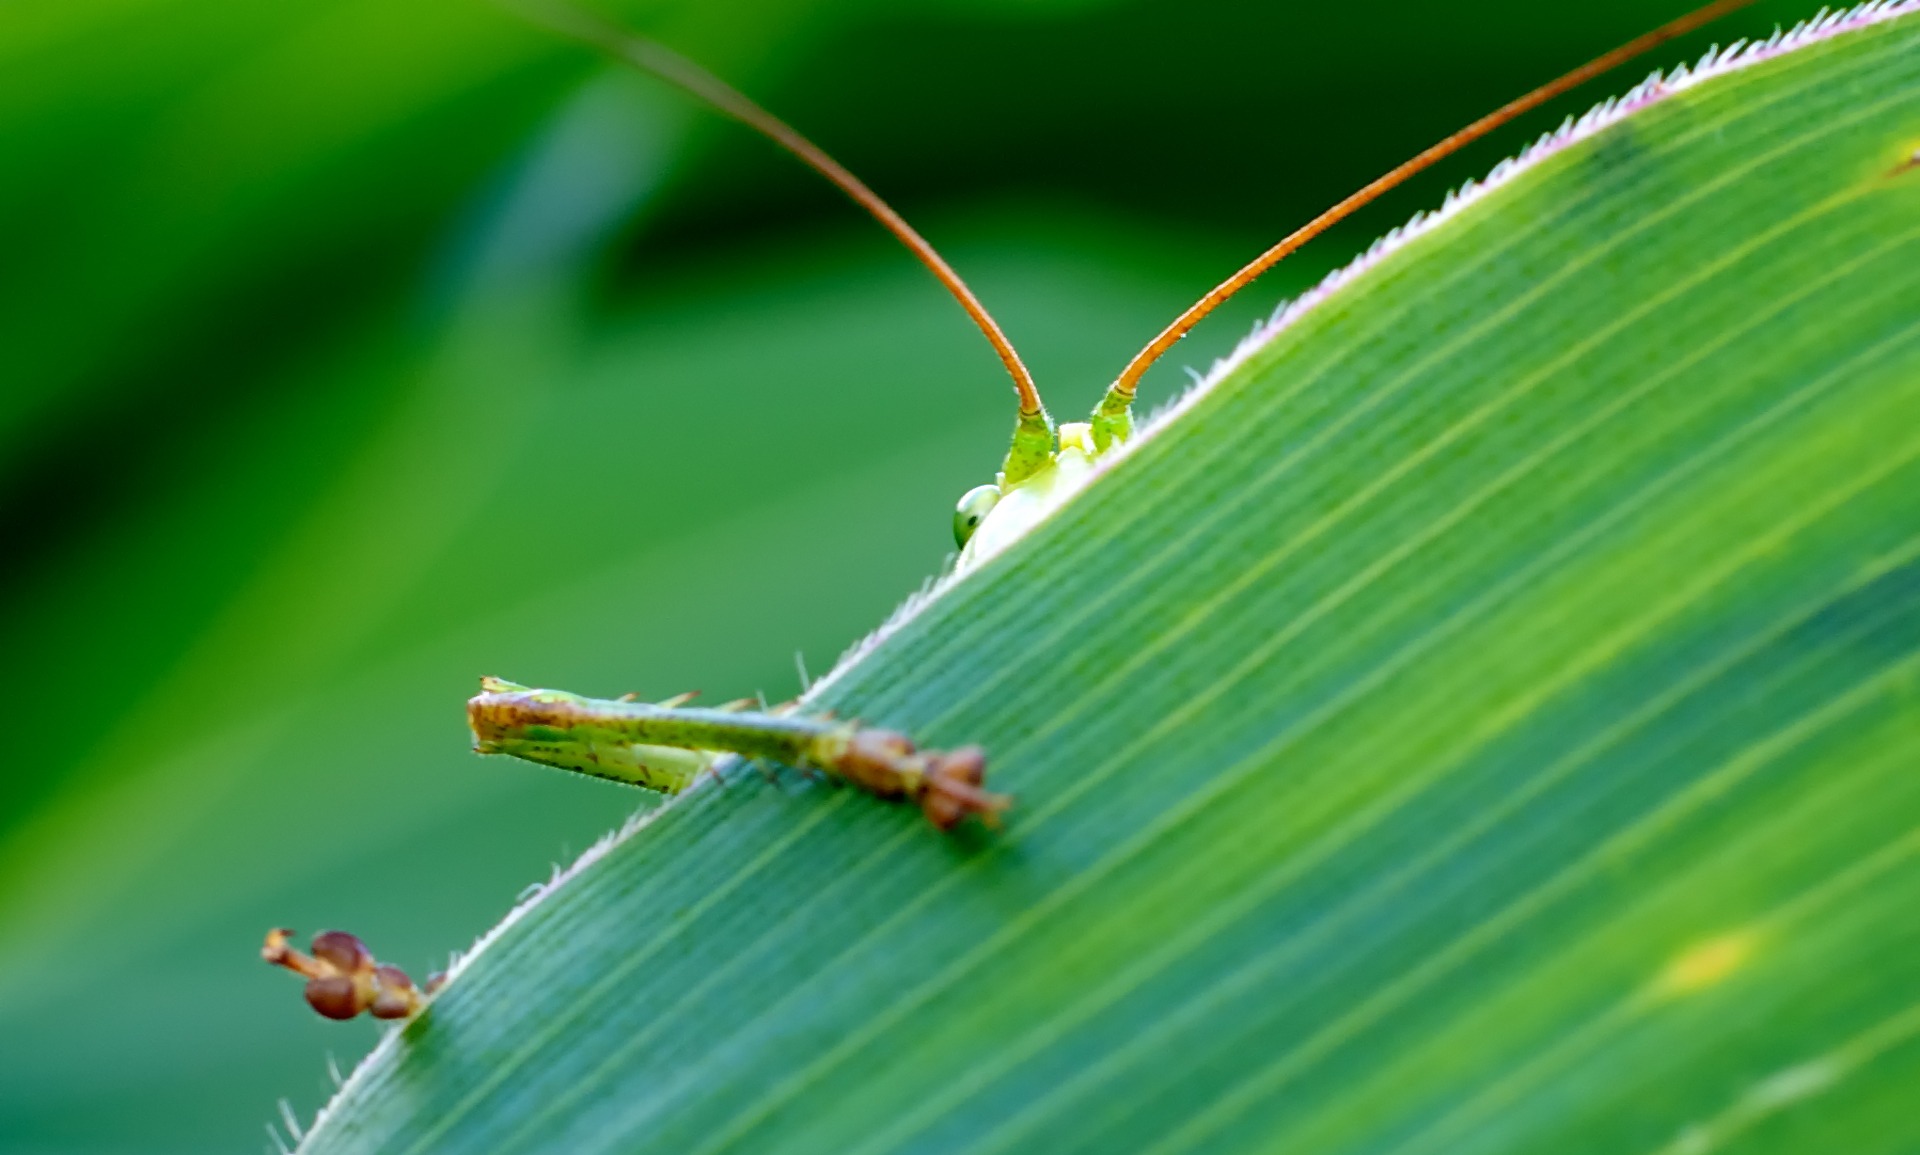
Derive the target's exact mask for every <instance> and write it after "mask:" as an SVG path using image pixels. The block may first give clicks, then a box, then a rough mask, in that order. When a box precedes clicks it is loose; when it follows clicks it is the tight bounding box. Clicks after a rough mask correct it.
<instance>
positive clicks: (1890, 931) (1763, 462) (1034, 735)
mask: <svg viewBox="0 0 1920 1155" xmlns="http://www.w3.org/2000/svg"><path fill="white" fill-rule="evenodd" d="M1897 10H1903V9H1897ZM1882 15H1883V16H1884V15H1886V13H1882ZM1917 143H1920V20H1916V19H1915V18H1912V17H1904V18H1897V19H1880V20H1878V21H1877V22H1874V23H1871V24H1869V25H1867V26H1864V27H1859V28H1856V29H1853V30H1850V31H1846V32H1844V33H1843V34H1840V35H1835V36H1832V37H1831V38H1828V39H1822V40H1817V41H1815V42H1812V43H1809V44H1806V45H1804V46H1801V47H1798V48H1797V49H1795V50H1794V51H1791V52H1788V53H1785V54H1781V55H1777V56H1774V57H1773V58H1771V59H1767V60H1764V61H1762V62H1759V63H1753V64H1748V65H1746V66H1744V67H1741V68H1738V69H1735V70H1733V71H1729V72H1726V73H1724V74H1722V75H1719V76H1716V77H1714V78H1713V79H1710V80H1707V81H1704V82H1702V83H1700V84H1698V85H1696V86H1693V87H1687V88H1684V89H1682V90H1680V91H1677V92H1673V93H1671V94H1667V95H1664V96H1662V97H1661V98H1660V99H1658V100H1657V101H1654V102H1652V103H1651V104H1649V105H1648V106H1646V107H1643V108H1639V109H1638V110H1636V111H1633V112H1632V113H1631V114H1630V115H1628V116H1626V117H1624V118H1622V119H1620V120H1618V121H1615V122H1613V123H1610V124H1607V125H1606V126H1604V127H1601V128H1599V129H1598V130H1597V131H1595V132H1593V133H1591V134H1590V135H1585V136H1583V137H1580V138H1579V139H1577V140H1574V141H1573V142H1571V143H1567V144H1565V145H1564V146H1563V147H1559V148H1558V149H1557V150H1555V151H1553V152H1551V153H1550V154H1549V155H1545V156H1544V157H1542V158H1540V159H1537V160H1535V161H1534V162H1533V163H1532V164H1530V165H1529V166H1527V167H1526V168H1525V170H1524V171H1523V172H1521V173H1519V174H1518V175H1515V176H1513V177H1511V178H1510V179H1508V180H1506V181H1504V182H1501V183H1499V184H1497V185H1496V186H1495V187H1493V188H1491V189H1490V190H1488V191H1487V192H1485V193H1484V194H1483V195H1481V196H1480V197H1478V198H1477V199H1474V200H1472V201H1471V202H1470V203H1468V204H1466V205H1464V206H1462V207H1460V208H1459V209H1458V210H1457V211H1455V212H1452V213H1450V214H1448V215H1447V216H1446V217H1445V219H1443V220H1441V221H1440V222H1438V223H1436V224H1434V225H1432V226H1431V227H1429V228H1426V229H1424V230H1418V231H1416V232H1415V233H1414V234H1413V235H1411V236H1410V237H1408V238H1407V239H1405V240H1404V241H1403V243H1400V244H1399V245H1397V246H1396V247H1394V248H1392V249H1391V250H1390V251H1389V252H1387V253H1385V254H1384V255H1382V256H1381V257H1380V258H1379V259H1378V260H1377V262H1375V263H1373V264H1372V265H1371V267H1369V268H1367V269H1366V270H1364V271H1363V272H1361V273H1359V274H1357V275H1356V276H1354V277H1352V278H1351V279H1350V280H1349V281H1348V282H1347V283H1346V284H1344V285H1342V286H1341V287H1339V288H1338V289H1337V291H1335V292H1333V293H1331V294H1330V295H1328V296H1327V297H1326V298H1325V299H1324V300H1321V301H1320V302H1319V303H1318V304H1317V305H1315V306H1314V307H1313V308H1310V309H1306V310H1303V311H1301V312H1299V313H1298V314H1297V315H1296V316H1294V317H1293V318H1292V319H1291V320H1290V322H1289V323H1288V324H1286V325H1285V326H1284V327H1282V328H1280V329H1279V330H1278V331H1277V332H1276V333H1274V334H1273V335H1272V336H1271V338H1270V339H1268V340H1267V341H1265V342H1264V343H1263V344H1261V345H1259V346H1258V347H1257V348H1254V349H1252V350H1251V351H1250V352H1248V354H1247V355H1246V356H1245V357H1244V358H1242V359H1241V360H1240V361H1239V362H1238V363H1237V364H1236V365H1235V367H1233V368H1232V370H1231V371H1230V372H1227V373H1225V374H1224V375H1222V376H1220V377H1219V379H1218V380H1217V381H1216V382H1215V383H1214V384H1213V385H1212V386H1211V387H1210V388H1209V389H1208V390H1207V391H1206V392H1204V393H1203V394H1202V395H1201V396H1200V397H1198V398H1197V399H1195V400H1193V401H1192V402H1191V403H1190V404H1189V405H1188V406H1187V407H1186V409H1185V411H1184V412H1183V413H1182V415H1181V416H1180V417H1179V419H1178V420H1176V421H1174V422H1172V423H1170V424H1169V425H1167V426H1166V427H1165V428H1163V429H1161V430H1160V431H1159V432H1158V434H1157V435H1156V436H1154V437H1153V438H1151V439H1150V440H1148V441H1147V442H1146V443H1145V444H1143V445H1142V446H1141V447H1140V448H1138V449H1137V450H1136V451H1135V452H1134V453H1133V454H1132V455H1131V456H1130V457H1128V458H1127V459H1126V460H1124V461H1122V462H1120V463H1119V464H1118V465H1117V466H1116V467H1115V468H1114V470H1113V472H1112V474H1111V476H1109V477H1108V478H1106V479H1105V480H1104V481H1103V482H1102V483H1101V484H1099V485H1097V486H1095V487H1094V488H1092V489H1090V490H1089V491H1088V492H1086V493H1085V494H1084V495H1083V496H1082V497H1081V498H1080V499H1079V500H1077V501H1076V502H1074V503H1073V504H1072V505H1071V506H1069V507H1068V508H1066V509H1064V510H1062V511H1061V512H1060V513H1059V514H1058V515H1056V516H1055V517H1054V518H1053V519H1052V520H1051V521H1049V522H1048V523H1047V524H1045V525H1044V526H1043V527H1041V528H1040V529H1039V530H1038V531H1036V532H1035V534H1034V535H1033V536H1032V538H1030V539H1029V540H1027V541H1024V542H1022V543H1020V544H1019V545H1018V546H1016V547H1015V548H1014V549H1013V550H1012V551H1011V552H1010V553H1009V554H1007V555H1005V556H1004V557H1002V558H1000V559H998V560H997V561H996V562H994V563H993V564H991V565H990V566H989V567H987V568H986V569H985V570H983V571H982V572H980V573H978V574H976V575H973V576H971V577H969V578H967V579H966V580H964V581H962V582H960V583H958V584H957V585H954V586H953V587H952V588H950V589H948V590H947V591H945V592H944V594H943V595H942V596H940V597H939V598H938V599H936V600H935V601H933V602H932V603H931V604H929V605H928V606H926V607H925V608H924V609H923V610H922V611H921V612H920V613H918V614H917V615H916V616H914V617H912V618H911V619H909V620H907V621H906V622H904V623H903V624H902V625H900V626H899V628H897V629H896V630H894V631H892V632H891V633H890V634H889V635H888V636H886V637H885V638H884V639H883V640H881V641H880V643H879V644H878V645H877V646H876V647H875V648H874V649H873V650H872V651H871V652H870V653H868V654H867V655H866V656H865V657H864V658H863V659H862V660H861V661H859V662H858V663H855V664H853V665H851V666H849V667H848V668H847V669H845V670H844V671H843V672H842V673H841V674H840V675H839V676H838V677H837V678H836V679H835V681H834V682H833V683H832V684H831V685H830V686H829V687H828V688H827V690H826V691H825V693H824V694H823V695H822V704H823V705H828V706H832V707H834V708H836V709H839V710H841V711H842V712H845V713H852V714H858V715H859V716H861V717H864V718H867V719H869V720H871V721H875V722H880V723H884V724H887V725H893V726H899V727H901V728H904V729H907V730H908V731H909V732H911V733H913V734H915V736H916V737H918V738H920V739H921V740H922V741H923V742H925V743H927V744H929V745H953V744H958V743H962V742H970V741H977V742H981V743H983V744H985V745H986V746H987V748H988V749H989V751H990V753H991V755H992V757H993V760H994V761H993V774H994V780H995V781H996V783H997V784H998V785H1000V786H1002V787H1005V788H1009V789H1012V790H1014V791H1015V792H1016V793H1017V794H1018V795H1019V799H1020V802H1019V807H1018V809H1017V810H1016V811H1015V812H1014V813H1013V815H1012V821H1011V825H1010V829H1009V830H1008V831H1007V832H1005V834H1004V835H1002V836H999V837H991V836H981V837H969V838H961V839H954V840H943V839H940V838H937V837H935V836H933V835H931V834H930V833H929V832H928V831H926V830H925V829H923V828H922V827H921V826H920V825H919V824H918V823H917V822H915V821H914V820H913V819H912V818H911V817H910V816H909V815H908V813H907V812H905V811H903V810H896V809H889V808H886V807H884V806H882V805H880V804H878V803H875V802H874V801H873V800H871V799H868V798H865V797H863V796H859V795H857V794H853V793H851V792H839V793H833V792H830V791H828V790H827V789H825V788H824V787H818V786H814V787H808V786H804V785H801V784H798V783H793V782H789V783H787V784H786V785H785V786H784V787H775V786H769V785H766V784H764V783H761V782H760V781H758V780H757V779H755V778H753V777H752V776H751V775H746V776H742V777H740V778H738V779H737V780H736V782H735V783H734V785H732V786H731V787H730V788H728V789H727V790H725V791H721V790H705V791H702V792H699V793H696V794H695V795H693V796H690V797H688V798H686V799H684V800H682V801H681V802H679V803H677V804H676V805H674V806H673V807H671V808H669V809H668V810H667V811H665V812H664V813H662V814H661V815H660V816H658V817H657V818H656V819H655V820H654V821H653V822H652V823H651V824H650V826H649V827H648V828H647V829H645V830H643V831H641V832H639V833H637V834H635V835H633V836H631V837H628V838H626V839H623V840H622V841H620V842H619V843H617V844H616V845H614V846H613V847H612V848H611V849H610V850H608V851H607V853H606V854H605V855H604V857H600V858H598V859H597V860H595V861H593V862H592V863H590V864H589V865H587V866H586V867H585V868H584V869H582V870H580V871H579V872H578V873H577V874H576V875H574V876H573V877H571V878H570V879H568V880H567V881H566V883H565V884H564V885H562V886H560V887H558V888H557V889H556V890H554V891H553V893H551V894H550V895H548V896H546V897H545V898H543V899H542V900H541V901H540V902H538V903H536V904H533V905H532V906H530V907H529V908H527V909H526V910H524V911H523V913H522V914H521V915H520V916H519V917H518V918H517V919H516V920H515V921H513V922H511V923H510V925H509V926H508V927H507V928H506V929H505V930H504V931H503V932H502V933H501V934H500V935H499V937H498V938H497V940H496V941H494V942H493V943H491V944H490V945H489V946H488V947H487V949H486V950H485V951H484V952H483V953H481V954H480V955H478V956H477V957H476V958H475V959H474V960H473V961H472V962H471V964H470V965H469V966H468V967H467V968H466V969H465V970H464V971H463V972H462V973H461V974H460V976H459V978H458V980H457V981H456V982H455V983H454V984H453V985H452V986H451V987H449V988H448V990H447V991H446V992H445V993H444V994H443V995H442V996H441V997H440V999H439V1000H438V1001H437V1002H436V1003H435V1005H434V1007H433V1009H432V1011H431V1012H430V1013H429V1014H428V1015H427V1016H426V1017H425V1018H423V1019H422V1020H421V1021H419V1022H417V1023H415V1024H413V1025H411V1026H410V1027H409V1028H408V1029H407V1030H406V1031H405V1032H404V1033H402V1034H401V1035H400V1036H398V1037H397V1039H396V1040H395V1041H394V1042H393V1043H391V1044H390V1045H388V1046H385V1047H383V1048H382V1049H381V1050H380V1051H379V1052H377V1053H376V1055H375V1056H374V1058H373V1059H372V1060H371V1061H370V1063H369V1064H368V1065H367V1066H365V1067H363V1068H362V1070H361V1071H360V1072H359V1073H357V1074H356V1076H355V1079H354V1081H353V1083H351V1084H350V1086H349V1088H348V1091H347V1092H346V1093H345V1094H344V1095H343V1097H342V1098H341V1100H340V1101H338V1102H337V1104H336V1105H335V1107H334V1108H333V1109H332V1110H331V1111H330V1113H329V1115H328V1117H327V1118H326V1120H325V1121H324V1124H323V1125H322V1126H321V1127H319V1128H318V1129H317V1131H316V1132H315V1133H314V1135H313V1137H312V1139H311V1141H310V1142H309V1143H308V1144H307V1147H306V1149H309V1150H314V1151H335V1150H353V1149H367V1148H376V1149H379V1150H383V1151H429V1150H430V1151H513V1150H556V1151H559V1150H564V1151H603V1150H606V1151H610V1150H636V1149H645V1150H663V1151H676V1152H701V1153H704V1152H718V1151H723V1150H748V1149H751V1150H790V1151H820V1150H833V1151H845V1152H861V1153H873V1155H877V1153H879V1152H883V1151H897V1150H926V1151H935V1150H958V1149H965V1150H969V1151H1035V1150H1044V1151H1050V1152H1051V1151H1074V1150H1129V1151H1155V1152H1173V1151H1187V1150H1206V1151H1214V1150H1256V1149H1285V1150H1291V1151H1315V1152H1321V1151H1325V1152H1335V1151H1367V1152H1383V1153H1384V1152H1395V1153H1408V1155H1410V1153H1413V1152H1422V1151H1447V1152H1456V1151H1519V1150H1541V1149H1551V1150H1556V1151H1607V1152H1613V1151H1659V1150H1671V1151H1676V1152H1678V1151H1688V1150H1707V1149H1718V1148H1719V1147H1722V1146H1736V1145H1737V1146H1739V1148H1740V1149H1743V1150H1756V1151H1758V1150H1790V1149H1847V1150H1858V1151H1871V1150H1896V1149H1899V1148H1900V1147H1901V1146H1902V1145H1903V1144H1910V1143H1911V1142H1913V1141H1914V1140H1915V1139H1916V1137H1917V1136H1916V1133H1915V1128H1914V1124H1913V1122H1912V1121H1911V1119H1910V1118H1908V1119H1902V1118H1901V1117H1900V1116H1899V1115H1897V1114H1896V1113H1895V1112H1896V1108H1895V1107H1894V1103H1895V1102H1896V1099H1897V1095H1898V1093H1899V1088H1901V1087H1902V1086H1903V1085H1910V1081H1911V1079H1912V1077H1913V1074H1914V1071H1915V1068H1916V1065H1920V1010H1916V1008H1920V974H1917V973H1916V972H1915V971H1914V969H1913V968H1911V967H1904V968H1903V967H1900V966H1897V965H1894V964H1892V963H1890V962H1889V961H1887V960H1891V959H1898V958H1911V957H1912V952H1913V950H1914V948H1915V946H1916V941H1915V939H1916V934H1915V930H1914V926H1913V920H1912V918H1911V916H1910V914H1906V913H1904V912H1908V911H1910V910H1911V909H1912V905H1913V902H1914V899H1915V896H1916V892H1917V891H1920V833H1916V832H1917V831H1920V777H1917V776H1916V775H1915V774H1914V773H1913V763H1912V757H1911V753H1910V752H1911V751H1912V750H1913V749H1915V748H1916V739H1917V738H1920V693H1917V692H1916V687H1920V562H1917V560H1916V559H1920V423H1916V421H1915V420H1914V418H1915V415H1916V414H1920V173H1910V174H1905V173H1901V172H1899V171H1897V170H1898V167H1899V165H1900V163H1901V162H1902V161H1903V159H1905V157H1907V156H1908V155H1910V154H1911V153H1912V151H1913V149H1914V148H1915V146H1916V144H1917ZM1703 1144H1704V1146H1703Z"/></svg>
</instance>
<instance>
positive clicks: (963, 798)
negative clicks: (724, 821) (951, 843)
mask: <svg viewBox="0 0 1920 1155" xmlns="http://www.w3.org/2000/svg"><path fill="white" fill-rule="evenodd" d="M691 696H692V695H682V696H680V697H678V698H673V699H670V700H668V701H666V702H658V703H655V702H635V701H629V700H621V699H606V698H586V697H582V696H581V695H579V694H571V693H568V692H566V691H564V690H539V689H534V688H532V687H529V686H522V685H518V684H516V683H514V682H507V681H503V680H501V679H499V678H482V679H481V680H480V693H479V694H477V695H475V696H474V697H473V698H472V699H470V700H469V701H468V702H467V722H468V724H469V725H470V726H471V727H472V729H473V742H474V749H475V750H476V751H478V752H479V753H482V754H510V755H512V756H514V757H516V758H522V759H525V760H527V761H529V762H538V763H540V764H542V765H545V766H553V767H557V768H559V769H561V770H571V771H573V772H575V773H578V774H587V775H591V776H593V777H595V778H608V779H611V780H613V781H616V782H625V783H628V784H630V785H635V786H640V787H643V788H645V789H648V790H653V791H657V792H659V793H662V794H679V793H681V792H683V791H685V790H687V789H689V788H690V787H692V786H693V784H694V783H695V782H697V781H699V779H700V778H701V776H702V775H704V774H707V773H710V772H713V771H714V770H715V769H716V763H717V762H718V760H719V758H720V757H721V756H722V755H724V754H736V755H741V756H744V757H747V758H764V759H768V760H770V761H774V762H779V763H783V764H785V765H788V766H792V767H794V768H796V769H800V770H818V771H822V772H824V773H826V774H829V775H832V776H833V777H835V778H837V779H839V780H841V781H844V782H847V783H849V784H851V785H854V786H857V787H859V788H860V789H863V790H865V791H867V792H868V793H870V794H873V795H876V796H878V797H881V798H887V799H899V800H904V801H910V802H915V803H918V804H919V806H920V809H921V811H922V813H924V814H925V815H926V817H927V819H928V821H930V822H931V823H933V825H934V826H935V827H937V828H939V829H941V830H947V829H951V828H952V827H953V826H954V825H956V824H958V823H959V822H960V821H961V820H962V819H964V818H966V817H967V816H968V815H976V816H978V817H979V818H980V819H981V820H982V821H984V822H987V823H989V824H992V823H996V822H997V821H998V820H999V814H1000V812H1001V811H1002V810H1004V809H1006V807H1007V805H1008V801H1009V800H1008V799H1007V798H1006V797H1005V796H1003V795H999V794H991V793H988V792H987V791H985V790H984V789H982V783H983V782H984V780H985V774H986V758H985V755H984V754H982V753H981V751H980V749H979V748H978V747H976V746H965V747H961V748H960V749H958V750H954V751H952V752H951V753H945V752H942V751H938V750H921V749H919V748H917V747H916V746H915V745H914V743H913V742H912V740H910V739H909V738H907V737H906V735H904V734H899V733H896V732H894V731H892V730H882V729H877V728H874V727H870V726H863V725H861V724H860V723H858V722H853V721H843V720H839V719H834V718H822V717H808V716H805V715H802V714H800V713H799V712H797V711H796V710H794V709H791V708H781V709H775V710H765V711H762V710H752V709H748V708H747V707H748V705H750V703H747V702H736V703H730V704H728V705H726V706H721V707H718V708H713V709H702V708H699V707H689V706H686V705H683V703H684V702H685V701H687V700H688V699H689V698H690V697H691Z"/></svg>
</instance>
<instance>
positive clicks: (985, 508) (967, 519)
mask: <svg viewBox="0 0 1920 1155" xmlns="http://www.w3.org/2000/svg"><path fill="white" fill-rule="evenodd" d="M999 503H1000V487H999V486H997V485H976V486H974V487H973V488H972V489H969V490H967V492H966V493H964V494H962V495H961V497H960V504H959V506H957V507H956V508H955V509H954V511H953V540H954V541H956V542H959V543H960V548H962V549H965V548H966V545H967V542H969V541H971V540H972V539H973V531H974V530H976V529H979V528H980V523H981V522H983V521H985V520H986V519H987V515H988V514H989V513H992V512H993V507H994V506H996V505H998V504H999Z"/></svg>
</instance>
